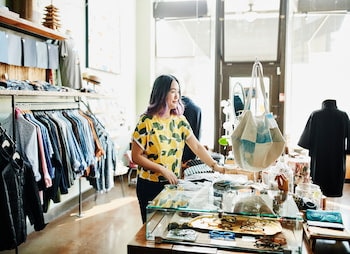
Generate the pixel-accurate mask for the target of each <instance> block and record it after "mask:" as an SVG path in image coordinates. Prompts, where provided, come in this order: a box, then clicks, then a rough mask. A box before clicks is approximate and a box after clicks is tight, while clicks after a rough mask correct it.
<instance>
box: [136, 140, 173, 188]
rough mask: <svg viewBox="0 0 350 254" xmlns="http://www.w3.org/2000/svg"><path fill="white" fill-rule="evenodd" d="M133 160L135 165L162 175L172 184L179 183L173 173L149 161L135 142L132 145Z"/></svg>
mask: <svg viewBox="0 0 350 254" xmlns="http://www.w3.org/2000/svg"><path fill="white" fill-rule="evenodd" d="M131 159H132V161H133V162H134V163H136V164H137V165H139V166H141V167H143V168H144V169H147V170H151V171H153V172H158V173H161V174H162V175H163V176H164V177H165V178H166V179H167V180H168V181H169V183H170V184H177V183H178V178H177V177H176V175H175V174H174V172H173V171H171V170H168V169H166V168H165V167H163V166H162V165H159V164H157V163H155V162H153V161H151V160H149V159H148V158H147V157H146V156H145V155H144V154H143V149H142V148H141V147H140V146H139V145H138V144H137V143H136V142H135V141H133V142H132V144H131Z"/></svg>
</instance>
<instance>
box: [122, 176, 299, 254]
mask: <svg viewBox="0 0 350 254" xmlns="http://www.w3.org/2000/svg"><path fill="white" fill-rule="evenodd" d="M220 177H225V179H222V178H220ZM232 179H233V180H231V176H220V175H219V176H218V178H217V179H214V181H212V182H208V181H205V182H194V183H193V182H188V181H182V182H181V183H179V184H178V185H176V186H175V185H167V186H165V188H164V189H163V191H162V192H161V193H159V195H157V197H156V198H155V199H154V200H153V201H152V202H150V203H149V205H148V206H147V222H146V223H145V225H144V226H143V227H142V228H141V230H140V231H139V232H138V233H137V235H136V236H135V237H134V239H133V240H132V241H131V242H130V243H129V244H128V253H130V254H132V253H146V254H147V253H225V252H226V253H256V252H264V253H300V250H301V246H302V234H303V227H302V218H301V216H300V213H299V210H298V208H297V206H296V203H295V201H294V199H293V197H292V195H290V194H288V193H287V192H280V191H270V190H269V191H262V190H259V189H257V188H256V187H254V186H256V185H255V183H252V184H251V185H250V184H248V185H237V184H236V183H234V182H233V181H234V180H237V176H232Z"/></svg>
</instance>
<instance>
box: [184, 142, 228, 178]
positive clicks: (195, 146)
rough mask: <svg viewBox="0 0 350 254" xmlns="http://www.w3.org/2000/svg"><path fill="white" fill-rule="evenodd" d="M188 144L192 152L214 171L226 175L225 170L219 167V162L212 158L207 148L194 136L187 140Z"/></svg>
mask: <svg viewBox="0 0 350 254" xmlns="http://www.w3.org/2000/svg"><path fill="white" fill-rule="evenodd" d="M186 144H187V145H188V146H189V147H190V148H191V150H192V152H194V153H195V154H196V155H197V156H198V157H199V158H200V159H201V160H202V161H203V162H204V163H205V164H207V165H208V166H209V167H211V168H212V169H213V170H214V171H217V172H219V173H222V174H225V168H224V167H222V166H219V165H218V163H217V161H216V160H214V159H213V158H212V157H211V156H210V154H209V153H208V151H207V150H206V149H205V147H204V146H203V145H202V144H201V143H200V142H199V141H198V139H197V138H196V137H195V136H194V135H191V136H190V137H189V138H188V139H187V140H186Z"/></svg>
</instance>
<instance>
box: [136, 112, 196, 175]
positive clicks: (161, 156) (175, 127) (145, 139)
mask: <svg viewBox="0 0 350 254" xmlns="http://www.w3.org/2000/svg"><path fill="white" fill-rule="evenodd" d="M190 135H192V129H191V126H190V124H189V123H188V121H187V119H186V118H185V116H175V115H172V116H171V117H170V118H167V119H163V118H160V117H158V116H147V115H142V116H141V117H140V119H139V122H138V124H137V126H136V128H135V131H134V133H133V139H134V141H135V142H136V143H137V144H138V145H139V146H140V147H141V148H142V149H143V150H144V154H145V156H146V157H147V158H148V159H150V160H151V161H153V162H155V163H158V164H160V165H162V166H164V167H165V168H167V169H168V170H172V171H173V172H174V173H175V174H176V175H177V176H178V177H179V176H180V169H181V157H182V153H183V149H184V146H185V141H186V139H187V138H188V137H190ZM138 175H139V177H141V178H143V179H146V180H149V181H153V182H163V181H166V178H165V177H163V176H162V175H161V174H160V173H156V172H153V171H151V170H147V169H144V168H142V167H140V166H139V168H138Z"/></svg>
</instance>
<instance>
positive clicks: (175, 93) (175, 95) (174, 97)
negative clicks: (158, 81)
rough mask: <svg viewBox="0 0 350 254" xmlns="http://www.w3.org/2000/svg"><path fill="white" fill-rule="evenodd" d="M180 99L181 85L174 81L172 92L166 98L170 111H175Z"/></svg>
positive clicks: (171, 87)
mask: <svg viewBox="0 0 350 254" xmlns="http://www.w3.org/2000/svg"><path fill="white" fill-rule="evenodd" d="M179 99H180V87H179V84H178V83H177V82H176V81H175V80H173V82H171V86H170V90H169V92H168V94H167V97H166V102H167V104H168V107H169V109H175V108H176V107H177V104H178V103H179Z"/></svg>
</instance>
